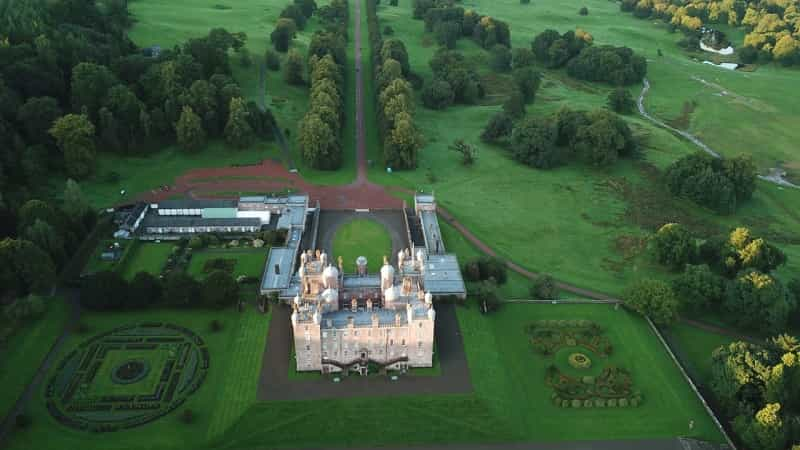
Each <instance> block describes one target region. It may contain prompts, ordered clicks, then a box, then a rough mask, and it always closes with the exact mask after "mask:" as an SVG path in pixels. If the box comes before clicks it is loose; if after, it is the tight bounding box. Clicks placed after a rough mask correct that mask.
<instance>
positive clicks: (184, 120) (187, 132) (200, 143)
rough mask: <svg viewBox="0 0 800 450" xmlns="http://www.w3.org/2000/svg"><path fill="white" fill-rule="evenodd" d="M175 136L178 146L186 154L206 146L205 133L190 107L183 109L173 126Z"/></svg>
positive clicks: (198, 118)
mask: <svg viewBox="0 0 800 450" xmlns="http://www.w3.org/2000/svg"><path fill="white" fill-rule="evenodd" d="M175 134H176V135H177V136H178V145H180V146H181V148H182V149H183V150H185V151H187V152H196V151H199V150H200V149H202V148H203V147H205V145H206V131H205V130H204V129H203V124H202V123H201V121H200V117H198V116H197V114H195V113H194V111H193V110H192V107H191V106H184V107H183V111H182V112H181V117H180V119H178V123H176V124H175Z"/></svg>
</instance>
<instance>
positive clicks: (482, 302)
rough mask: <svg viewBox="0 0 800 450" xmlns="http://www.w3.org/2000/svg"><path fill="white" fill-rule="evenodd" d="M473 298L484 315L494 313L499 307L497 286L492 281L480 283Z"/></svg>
mask: <svg viewBox="0 0 800 450" xmlns="http://www.w3.org/2000/svg"><path fill="white" fill-rule="evenodd" d="M474 296H475V300H476V301H477V302H478V307H479V308H480V310H481V312H482V313H484V314H486V313H489V312H493V311H496V310H497V309H498V308H499V307H500V295H499V294H498V293H497V284H496V283H495V282H494V280H484V281H481V283H480V284H479V285H478V287H477V289H476V290H475V292H474Z"/></svg>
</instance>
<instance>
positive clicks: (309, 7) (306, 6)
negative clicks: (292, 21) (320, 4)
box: [294, 0, 317, 19]
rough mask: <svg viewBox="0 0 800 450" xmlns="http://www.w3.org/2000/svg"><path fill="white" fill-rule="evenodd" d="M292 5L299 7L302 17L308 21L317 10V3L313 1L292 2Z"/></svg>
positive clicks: (297, 0) (298, 0)
mask: <svg viewBox="0 0 800 450" xmlns="http://www.w3.org/2000/svg"><path fill="white" fill-rule="evenodd" d="M294 4H295V5H297V6H298V7H300V10H301V11H302V12H303V15H304V16H306V18H308V19H310V18H311V16H312V15H313V14H314V11H316V10H317V2H316V1H314V0H294Z"/></svg>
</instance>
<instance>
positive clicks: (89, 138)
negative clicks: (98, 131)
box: [50, 114, 95, 179]
mask: <svg viewBox="0 0 800 450" xmlns="http://www.w3.org/2000/svg"><path fill="white" fill-rule="evenodd" d="M94 131H95V128H94V125H92V122H91V121H90V120H89V117H88V116H86V115H84V114H67V115H66V116H63V117H60V118H58V119H57V120H56V121H55V122H54V123H53V126H52V127H51V128H50V135H51V136H53V137H54V138H55V139H56V142H57V143H58V147H59V148H60V149H61V151H62V152H64V167H65V169H66V171H67V175H69V176H70V177H72V178H75V179H83V178H86V177H87V176H89V174H91V173H92V171H93V170H94V165H95V147H94Z"/></svg>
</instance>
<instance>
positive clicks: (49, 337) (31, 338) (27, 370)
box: [0, 299, 69, 415]
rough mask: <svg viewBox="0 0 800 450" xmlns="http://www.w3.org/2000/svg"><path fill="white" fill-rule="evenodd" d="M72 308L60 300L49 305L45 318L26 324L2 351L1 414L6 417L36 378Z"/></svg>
mask: <svg viewBox="0 0 800 450" xmlns="http://www.w3.org/2000/svg"><path fill="white" fill-rule="evenodd" d="M68 314H69V307H68V306H67V304H66V303H65V302H64V301H62V300H61V299H56V300H55V301H51V302H50V303H49V304H48V305H47V311H46V312H45V315H44V317H41V318H39V319H38V320H36V321H35V322H32V323H29V324H26V325H24V326H23V327H22V328H21V329H20V330H18V331H17V333H16V334H15V335H14V336H12V337H11V339H9V341H8V344H7V345H6V346H5V348H3V349H2V350H0V386H2V389H0V413H2V414H3V415H5V414H6V413H7V412H8V411H10V410H11V408H12V407H13V406H14V403H16V401H17V399H18V398H19V396H20V395H21V394H22V392H23V391H24V390H25V387H26V386H27V385H28V383H29V382H30V381H31V379H32V378H33V376H34V374H35V373H36V370H37V369H38V368H39V365H40V364H41V363H42V360H44V357H45V356H46V355H47V352H49V351H50V347H51V346H52V345H53V343H54V342H55V340H56V338H57V337H58V336H59V335H60V334H61V330H63V328H64V323H65V322H66V320H67V315H68Z"/></svg>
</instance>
